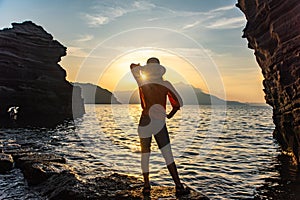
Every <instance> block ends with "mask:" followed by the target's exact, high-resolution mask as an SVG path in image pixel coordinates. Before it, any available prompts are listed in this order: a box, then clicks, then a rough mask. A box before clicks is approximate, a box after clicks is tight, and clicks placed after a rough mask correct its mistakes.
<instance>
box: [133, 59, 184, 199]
mask: <svg viewBox="0 0 300 200" xmlns="http://www.w3.org/2000/svg"><path fill="white" fill-rule="evenodd" d="M130 69H131V72H132V74H133V76H134V78H135V80H136V81H137V84H138V86H139V94H140V99H141V106H142V109H143V111H142V115H141V118H140V122H139V127H138V134H139V137H140V143H141V153H142V156H141V165H142V173H143V178H144V188H143V193H144V194H145V195H148V194H150V189H151V186H150V182H149V158H150V152H151V139H152V135H154V138H155V140H156V142H157V145H158V147H159V149H160V150H161V153H162V155H163V157H164V159H165V162H166V165H167V168H168V170H169V172H170V174H171V176H172V178H173V181H174V183H175V185H176V187H175V189H176V195H183V194H187V193H189V190H188V189H187V188H185V187H184V186H183V184H182V183H181V182H180V179H179V176H178V172H177V168H176V165H175V162H174V158H173V154H172V150H171V145H170V138H169V133H168V130H167V127H166V121H165V119H166V117H167V118H168V119H171V118H172V117H173V116H174V114H175V113H176V112H177V111H178V110H179V109H180V107H181V106H182V105H183V104H182V99H181V97H180V96H179V94H178V93H177V91H176V90H175V88H174V87H173V85H172V84H171V83H170V82H168V81H165V80H163V78H162V76H163V75H164V74H165V72H166V69H165V67H163V66H162V65H160V61H159V59H157V58H154V57H153V58H149V59H148V60H147V64H146V65H145V66H140V64H131V65H130ZM167 97H168V99H169V101H170V103H171V105H172V110H171V112H170V113H169V114H166V103H167Z"/></svg>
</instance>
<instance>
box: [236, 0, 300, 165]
mask: <svg viewBox="0 0 300 200" xmlns="http://www.w3.org/2000/svg"><path fill="white" fill-rule="evenodd" d="M237 7H238V8H240V10H241V11H242V12H243V13H244V14H245V16H246V19H247V24H246V27H245V29H244V34H243V37H244V38H247V40H248V47H249V48H251V49H254V54H255V56H256V60H257V62H258V64H259V66H260V67H261V70H262V73H263V76H264V80H263V85H264V92H265V99H266V102H267V103H268V104H269V105H271V106H272V107H273V121H274V124H275V130H274V137H275V138H276V139H277V140H278V142H279V143H280V145H281V146H282V149H283V150H284V151H286V152H288V153H293V154H294V155H296V156H297V157H298V162H299V155H300V145H299V144H300V143H299V138H300V98H299V97H300V68H299V65H300V1H299V0H238V3H237Z"/></svg>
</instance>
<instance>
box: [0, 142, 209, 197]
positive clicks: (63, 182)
mask: <svg viewBox="0 0 300 200" xmlns="http://www.w3.org/2000/svg"><path fill="white" fill-rule="evenodd" d="M20 143H22V145H21V144H17V143H6V144H5V146H2V147H1V148H0V149H1V151H2V152H3V153H0V155H6V156H8V157H9V158H10V161H11V163H12V164H13V163H14V166H15V168H12V167H13V165H11V168H10V169H9V170H11V171H9V172H6V174H8V175H7V176H10V177H8V178H9V179H10V180H12V179H13V178H12V177H11V176H15V175H14V174H17V173H19V172H18V170H21V172H22V174H23V177H24V180H25V183H26V184H27V185H28V187H29V189H27V190H30V192H28V196H27V197H26V198H25V199H50V200H61V199H64V200H74V199H78V200H81V199H82V200H84V199H92V200H94V199H95V200H96V199H97V200H98V199H99V200H100V199H124V200H125V199H208V198H207V197H205V196H204V195H202V194H201V193H199V192H196V191H194V190H192V189H191V193H190V194H189V195H185V196H180V197H176V196H175V189H174V187H167V186H153V187H152V189H151V194H150V196H144V195H143V194H142V187H143V182H142V181H141V180H140V179H138V178H136V177H133V176H128V175H125V174H119V173H115V172H111V173H110V175H104V176H96V177H94V178H82V177H80V176H79V175H78V174H77V173H76V172H75V170H73V168H72V166H70V165H69V164H68V162H67V160H66V159H65V158H64V157H63V156H60V155H57V154H53V153H41V152H38V151H35V150H34V148H30V145H31V144H30V143H28V144H27V143H26V142H25V141H22V142H20ZM5 166H6V164H5V163H3V162H1V161H0V169H2V168H3V167H5ZM9 173H11V174H9ZM16 176H17V175H16ZM29 194H31V195H29ZM18 195H19V196H20V194H16V195H15V196H16V197H19V196H18ZM13 196H14V194H5V193H4V194H3V195H2V196H1V195H0V197H1V198H2V197H3V198H13Z"/></svg>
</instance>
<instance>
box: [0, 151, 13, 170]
mask: <svg viewBox="0 0 300 200" xmlns="http://www.w3.org/2000/svg"><path fill="white" fill-rule="evenodd" d="M13 164H14V161H13V158H12V156H11V155H9V154H5V153H0V173H1V174H3V173H6V172H8V171H10V170H12V168H13Z"/></svg>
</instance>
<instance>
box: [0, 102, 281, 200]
mask: <svg viewBox="0 0 300 200" xmlns="http://www.w3.org/2000/svg"><path fill="white" fill-rule="evenodd" d="M140 111H141V110H140V106H139V105H86V114H85V115H84V117H83V118H81V119H78V120H76V122H75V123H72V122H66V123H65V124H62V125H60V126H57V127H56V128H55V129H2V130H1V131H0V146H7V145H11V144H15V143H16V144H20V145H25V146H28V147H30V148H32V149H35V150H37V151H39V152H53V153H57V154H60V155H63V156H64V157H66V159H67V162H68V163H69V164H70V165H72V166H73V167H74V168H75V170H76V172H77V173H78V174H79V175H80V176H81V177H82V178H83V179H84V178H90V177H94V176H98V175H105V174H107V173H111V170H115V171H118V172H121V173H125V174H130V175H134V176H138V177H141V175H140V173H141V172H140V171H141V170H140V153H139V148H140V147H139V138H138V135H137V132H136V130H137V123H138V120H139V116H140ZM167 126H168V129H169V132H170V137H171V144H172V149H173V154H174V156H175V161H176V164H177V166H178V170H179V173H180V176H181V177H182V180H183V182H185V183H186V184H187V185H189V186H191V187H192V188H194V189H196V190H198V191H200V192H202V193H203V194H205V195H207V196H208V197H209V198H211V199H253V198H254V196H255V194H256V193H257V191H256V189H257V188H259V187H261V186H263V185H264V183H265V179H268V178H274V179H278V178H279V176H280V174H279V172H278V171H277V170H274V166H276V165H278V160H277V156H278V155H279V154H280V152H279V147H278V145H277V144H276V142H275V141H274V139H273V137H272V132H273V129H274V125H273V123H272V109H271V108H270V107H252V106H228V107H226V109H224V108H221V107H220V108H214V109H212V107H211V106H184V107H183V108H182V110H181V111H180V112H179V113H178V114H177V115H176V116H175V118H173V119H170V120H167ZM152 144H153V145H152V149H153V152H152V154H151V157H150V160H151V162H150V170H151V172H150V173H151V174H150V178H151V181H152V184H155V185H169V186H172V185H173V182H172V180H171V178H170V176H169V174H168V171H167V169H166V167H165V164H164V160H163V158H162V156H161V154H160V152H159V150H158V149H157V147H156V144H155V141H154V140H153V143H152ZM15 179H16V180H17V181H16V180H15ZM274 184H276V183H274ZM0 191H4V192H2V193H3V194H0V199H1V198H3V199H4V197H5V198H7V199H10V197H11V199H13V198H12V196H10V194H11V193H13V194H15V195H20V197H22V198H23V199H39V197H38V195H35V194H32V193H31V191H30V190H29V189H28V188H27V187H26V184H25V183H24V182H23V178H22V174H21V173H20V172H19V171H18V170H17V169H15V170H13V172H12V173H11V174H7V175H0ZM22 198H21V199H22Z"/></svg>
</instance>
